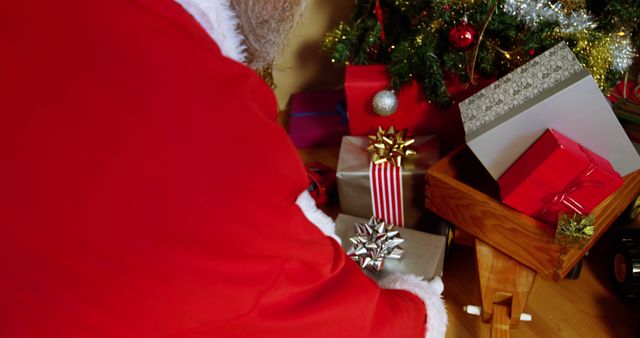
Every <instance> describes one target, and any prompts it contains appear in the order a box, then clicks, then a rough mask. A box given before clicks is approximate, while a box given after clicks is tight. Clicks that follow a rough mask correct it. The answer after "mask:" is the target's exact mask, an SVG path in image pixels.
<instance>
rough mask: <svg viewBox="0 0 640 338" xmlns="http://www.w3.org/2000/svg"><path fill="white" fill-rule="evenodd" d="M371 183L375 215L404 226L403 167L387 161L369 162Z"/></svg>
mask: <svg viewBox="0 0 640 338" xmlns="http://www.w3.org/2000/svg"><path fill="white" fill-rule="evenodd" d="M369 183H370V186H371V203H372V206H373V216H374V217H376V218H378V219H383V220H384V221H385V222H387V223H392V224H395V225H396V226H400V227H404V205H403V204H402V203H403V202H402V167H399V166H395V165H393V164H391V163H388V162H385V163H381V164H374V163H373V161H372V162H370V164H369Z"/></svg>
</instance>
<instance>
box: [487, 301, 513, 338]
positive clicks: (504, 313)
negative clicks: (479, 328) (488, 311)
mask: <svg viewBox="0 0 640 338" xmlns="http://www.w3.org/2000/svg"><path fill="white" fill-rule="evenodd" d="M509 329H510V326H509V307H508V306H506V305H500V304H496V305H494V306H493V317H491V338H509V336H510V332H509Z"/></svg>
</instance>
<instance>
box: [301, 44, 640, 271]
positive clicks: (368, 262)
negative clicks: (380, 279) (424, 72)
mask: <svg viewBox="0 0 640 338" xmlns="http://www.w3.org/2000/svg"><path fill="white" fill-rule="evenodd" d="M494 80H495V79H491V80H487V81H485V82H484V83H483V82H482V81H480V84H479V85H477V86H465V85H464V84H460V83H456V82H455V80H454V79H451V80H450V81H449V82H448V90H449V92H450V93H451V95H452V98H453V100H454V102H456V104H454V105H453V106H452V107H450V108H448V109H446V110H445V109H442V108H440V107H437V106H435V105H433V104H430V103H429V102H428V101H427V100H425V97H424V96H423V94H422V93H423V92H422V90H421V89H420V87H419V86H418V85H417V84H413V85H409V86H405V87H403V88H402V89H401V91H400V92H399V93H397V100H398V107H397V110H396V111H395V112H394V113H393V114H391V115H388V116H382V115H378V114H376V113H374V111H373V108H372V100H373V96H374V95H375V94H376V93H377V92H379V91H380V90H384V89H387V88H388V81H387V77H386V74H385V70H384V66H378V65H370V66H348V67H347V73H346V79H345V89H344V91H326V92H312V93H298V94H294V96H292V99H291V118H290V123H289V131H290V135H291V138H292V140H293V141H294V143H295V144H296V145H297V146H298V147H299V148H311V147H338V146H339V147H340V152H339V160H338V166H337V172H336V179H337V189H338V198H339V204H340V212H341V213H340V214H339V215H338V217H337V219H336V223H337V227H338V229H337V230H338V233H339V235H340V236H341V238H342V239H343V245H344V247H345V250H346V251H347V252H348V254H349V255H350V256H351V257H352V258H353V259H354V260H356V261H358V262H359V263H360V265H361V266H362V267H363V268H365V269H366V270H369V271H371V272H372V275H381V274H382V275H383V274H385V273H389V272H409V273H413V274H418V275H422V276H424V277H425V278H427V279H429V278H431V277H433V276H437V275H440V274H442V264H443V258H444V252H445V246H446V243H445V242H446V240H445V238H444V237H442V236H438V235H433V234H429V233H427V232H425V231H422V230H425V229H426V230H427V231H428V229H429V224H428V223H429V222H430V221H431V222H432V221H433V219H434V218H433V215H431V214H429V212H428V211H427V210H426V209H425V207H424V205H425V189H428V188H427V186H426V182H425V176H426V175H425V174H426V170H427V169H428V168H429V167H430V166H431V165H433V164H434V163H436V162H437V161H438V160H440V159H441V158H442V157H443V156H445V155H446V154H447V153H449V152H451V151H454V150H456V149H457V148H460V147H468V148H469V149H470V150H471V152H472V153H473V154H474V155H475V157H477V159H478V160H479V161H478V163H479V165H478V168H473V170H477V171H483V172H485V173H488V175H490V177H491V179H492V180H493V181H494V183H495V185H497V186H498V187H499V194H498V196H496V198H500V199H501V201H502V203H503V205H504V206H505V207H507V208H513V209H515V210H517V211H519V212H521V213H524V214H527V215H529V216H530V217H532V218H535V219H537V220H538V221H540V222H541V224H544V225H545V226H548V227H549V229H550V233H551V235H550V236H552V237H553V236H554V235H553V234H554V233H555V241H556V243H557V245H561V246H575V247H580V246H584V245H585V244H586V243H587V242H588V241H589V239H590V234H591V233H593V227H594V226H596V225H597V220H595V222H594V219H593V216H592V215H591V211H592V210H593V209H594V208H595V207H596V206H598V205H599V204H600V203H601V202H603V201H604V200H605V199H607V198H608V197H609V196H610V195H611V194H613V193H614V192H615V191H616V190H617V189H618V188H620V187H621V186H622V184H623V183H624V176H625V175H627V174H630V173H631V172H633V171H635V170H637V169H638V168H640V157H639V156H638V153H637V151H636V150H635V148H634V145H633V144H632V142H631V141H630V140H629V137H628V136H627V134H626V133H625V131H624V129H623V128H622V126H621V124H620V122H619V120H618V118H617V117H616V115H615V114H614V113H613V111H612V107H611V103H610V102H609V100H608V99H607V98H606V97H605V96H604V95H603V93H602V92H601V90H600V89H599V87H598V85H597V84H596V82H595V81H594V80H593V78H592V76H591V75H590V74H589V73H588V72H587V71H586V70H585V69H584V68H583V67H582V66H581V65H580V63H579V62H578V60H577V59H576V57H575V56H574V55H573V54H572V52H571V50H570V49H569V48H568V47H567V46H566V45H565V44H564V43H561V44H558V45H557V46H555V47H553V48H551V49H549V50H547V51H546V52H544V53H542V54H540V55H539V56H537V57H536V58H534V59H532V60H531V61H530V62H528V63H526V64H524V65H523V66H521V67H520V68H518V69H516V70H515V71H513V72H512V73H510V74H508V75H506V76H504V77H503V78H500V79H497V80H495V81H494ZM376 238H385V240H382V241H377V242H376V240H375V239H376ZM367 248H374V249H375V250H373V249H367ZM400 248H402V249H400ZM381 256H383V257H381ZM398 257H400V258H399V259H396V258H398Z"/></svg>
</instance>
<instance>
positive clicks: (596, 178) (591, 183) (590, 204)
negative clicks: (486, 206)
mask: <svg viewBox="0 0 640 338" xmlns="http://www.w3.org/2000/svg"><path fill="white" fill-rule="evenodd" d="M622 183H623V180H622V177H621V176H620V174H618V173H617V172H616V171H615V170H614V169H613V167H612V166H611V164H610V163H609V161H607V160H606V159H604V158H602V157H600V156H598V155H597V154H595V153H593V152H592V151H590V150H588V149H586V148H584V147H582V146H581V145H579V144H577V143H576V142H574V141H573V140H571V139H570V138H568V137H566V136H564V135H562V134H561V133H559V132H558V131H556V130H553V129H547V130H546V131H545V132H544V133H543V134H542V136H540V138H539V139H538V140H536V141H535V142H534V143H533V145H531V147H529V149H527V150H526V151H525V152H524V154H522V155H521V156H520V158H518V159H517V160H516V161H515V162H514V163H513V164H512V165H511V167H509V169H508V170H507V171H506V172H505V173H504V174H503V175H502V176H500V178H498V185H499V186H500V190H501V191H500V195H501V197H502V201H503V202H504V203H505V204H507V205H509V206H511V207H513V208H514V209H517V210H519V211H521V212H523V213H525V214H527V215H530V216H532V217H534V218H536V219H538V220H539V221H541V222H544V223H547V224H556V223H557V221H558V213H560V212H567V213H574V212H577V213H580V214H586V213H588V212H590V211H591V210H592V209H593V208H595V207H596V206H597V205H598V204H600V202H602V201H603V200H604V199H605V198H607V197H608V196H609V195H611V194H612V193H613V192H615V191H616V190H617V189H618V188H619V187H620V186H622Z"/></svg>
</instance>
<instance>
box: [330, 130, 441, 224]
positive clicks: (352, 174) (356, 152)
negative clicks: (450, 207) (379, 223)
mask: <svg viewBox="0 0 640 338" xmlns="http://www.w3.org/2000/svg"><path fill="white" fill-rule="evenodd" d="M368 145H369V140H368V138H367V137H364V136H344V137H343V138H342V144H341V145H340V155H339V157H338V168H337V172H336V178H337V184H338V198H339V200H340V210H341V211H342V212H344V213H345V214H347V215H353V216H358V217H370V216H371V215H373V207H372V201H371V185H370V180H369V163H370V161H371V159H370V155H369V152H368V151H367V146H368ZM415 147H416V150H417V155H416V158H415V159H414V160H412V161H405V162H404V164H403V166H402V190H403V195H402V200H403V204H404V221H405V223H404V224H405V226H408V227H412V228H414V227H416V225H417V224H418V222H420V221H421V218H422V216H423V215H424V214H425V212H426V210H425V208H424V199H425V195H424V190H425V185H426V181H425V173H426V170H427V169H428V168H429V167H430V166H431V165H432V164H433V163H435V162H436V161H438V159H439V158H440V142H439V141H438V138H437V137H436V136H434V135H429V136H417V137H416V142H415Z"/></svg>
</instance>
